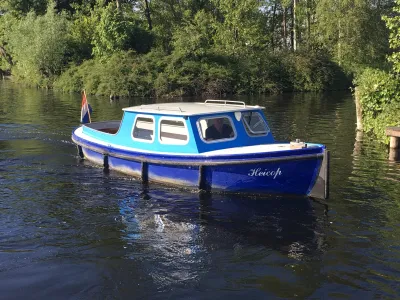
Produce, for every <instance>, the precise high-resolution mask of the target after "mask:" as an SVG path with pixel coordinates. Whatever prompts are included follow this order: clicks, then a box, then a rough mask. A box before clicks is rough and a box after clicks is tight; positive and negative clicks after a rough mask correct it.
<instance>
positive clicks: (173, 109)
mask: <svg viewBox="0 0 400 300" xmlns="http://www.w3.org/2000/svg"><path fill="white" fill-rule="evenodd" d="M146 106H148V105H141V106H140V107H141V108H142V109H144V108H147V107H146ZM152 109H154V110H160V111H161V110H169V111H179V112H183V110H182V108H180V106H170V107H160V106H157V107H152Z"/></svg>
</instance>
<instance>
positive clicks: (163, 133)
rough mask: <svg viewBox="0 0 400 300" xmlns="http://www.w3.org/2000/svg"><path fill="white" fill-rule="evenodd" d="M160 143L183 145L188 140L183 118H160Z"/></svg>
mask: <svg viewBox="0 0 400 300" xmlns="http://www.w3.org/2000/svg"><path fill="white" fill-rule="evenodd" d="M159 138H160V143H162V144H170V145H184V144H187V142H188V140H189V136H188V131H187V128H186V125H185V123H184V122H183V120H179V119H163V118H162V119H161V120H160V137H159Z"/></svg>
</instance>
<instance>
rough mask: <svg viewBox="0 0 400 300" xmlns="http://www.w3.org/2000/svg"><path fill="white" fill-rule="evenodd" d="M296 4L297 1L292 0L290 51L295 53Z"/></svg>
mask: <svg viewBox="0 0 400 300" xmlns="http://www.w3.org/2000/svg"><path fill="white" fill-rule="evenodd" d="M296 4H297V0H293V6H292V35H291V37H292V50H293V51H296V50H297V30H296V26H297V24H296Z"/></svg>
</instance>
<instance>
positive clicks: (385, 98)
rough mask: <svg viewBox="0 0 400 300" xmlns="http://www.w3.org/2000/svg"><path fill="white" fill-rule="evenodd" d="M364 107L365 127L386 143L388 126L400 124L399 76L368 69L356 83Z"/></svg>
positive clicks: (365, 129) (366, 130)
mask: <svg viewBox="0 0 400 300" xmlns="http://www.w3.org/2000/svg"><path fill="white" fill-rule="evenodd" d="M354 83H355V85H357V87H358V93H359V97H360V104H361V107H362V118H363V127H364V131H365V132H371V133H373V134H375V135H376V136H377V138H378V139H379V140H381V141H383V142H385V143H387V142H388V141H389V139H388V138H387V137H386V135H385V128H386V127H387V126H397V125H399V124H400V119H399V116H400V81H399V78H398V76H396V75H394V74H391V73H388V72H385V71H381V70H376V69H370V68H368V69H366V70H364V72H362V73H361V74H360V75H359V76H358V77H357V78H356V79H355V81H354Z"/></svg>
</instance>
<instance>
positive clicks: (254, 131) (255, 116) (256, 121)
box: [242, 111, 269, 136]
mask: <svg viewBox="0 0 400 300" xmlns="http://www.w3.org/2000/svg"><path fill="white" fill-rule="evenodd" d="M242 120H243V123H244V128H245V129H246V132H247V134H248V135H250V136H259V135H266V134H268V132H269V128H268V125H267V123H266V122H265V121H264V118H263V117H262V116H261V114H260V113H259V112H256V111H248V112H244V113H243V119H242Z"/></svg>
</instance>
